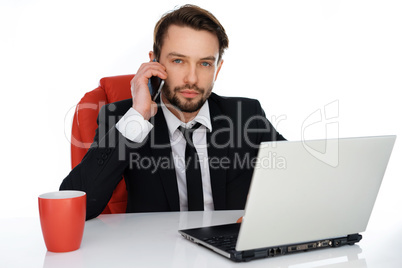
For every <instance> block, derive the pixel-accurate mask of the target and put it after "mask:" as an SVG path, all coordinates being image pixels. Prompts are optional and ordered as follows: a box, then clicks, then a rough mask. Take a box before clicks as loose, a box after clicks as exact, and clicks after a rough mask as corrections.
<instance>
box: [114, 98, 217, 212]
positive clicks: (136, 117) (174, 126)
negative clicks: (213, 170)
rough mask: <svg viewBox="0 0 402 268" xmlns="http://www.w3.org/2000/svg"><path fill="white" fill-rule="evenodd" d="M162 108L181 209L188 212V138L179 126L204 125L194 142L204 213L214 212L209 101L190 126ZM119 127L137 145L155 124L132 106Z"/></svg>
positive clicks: (119, 123)
mask: <svg viewBox="0 0 402 268" xmlns="http://www.w3.org/2000/svg"><path fill="white" fill-rule="evenodd" d="M161 107H162V112H163V115H164V116H165V119H166V123H167V126H168V132H169V139H170V145H171V147H172V156H173V161H174V166H175V171H176V178H177V185H178V191H179V199H180V210H181V211H187V210H188V204H187V183H186V169H185V148H186V139H185V138H184V136H183V134H182V133H181V132H180V130H178V127H179V126H182V127H185V128H191V127H192V126H194V125H195V124H196V123H197V122H198V123H200V124H201V126H200V127H199V128H198V129H196V130H195V131H194V134H193V142H194V146H195V148H196V150H197V154H198V158H199V160H200V167H201V177H202V188H203V195H204V210H214V203H213V198H212V188H211V177H210V173H209V165H208V150H207V131H212V124H211V118H210V114H209V105H208V100H207V101H206V102H205V103H204V105H203V106H202V107H201V109H200V111H199V112H198V114H197V116H196V117H195V118H194V120H192V121H191V122H188V123H184V122H182V121H180V120H179V119H178V118H177V117H176V116H175V115H174V114H173V113H172V112H170V111H169V109H168V108H167V107H166V105H165V104H164V103H163V101H161ZM116 128H117V130H118V131H119V132H120V133H121V134H122V135H123V136H124V137H126V138H127V139H129V140H131V141H133V142H142V141H143V140H144V139H145V138H146V136H147V135H148V134H149V132H150V131H151V130H152V128H153V125H152V124H151V123H150V122H149V121H147V120H145V119H144V118H143V116H142V115H141V114H140V113H138V112H137V111H136V110H135V109H134V108H132V107H131V108H130V109H129V110H128V111H127V112H126V114H125V115H124V116H123V117H122V118H121V119H120V120H119V122H117V124H116Z"/></svg>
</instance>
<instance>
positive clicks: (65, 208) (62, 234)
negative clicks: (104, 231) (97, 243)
mask: <svg viewBox="0 0 402 268" xmlns="http://www.w3.org/2000/svg"><path fill="white" fill-rule="evenodd" d="M86 201H87V199H86V194H85V192H81V191H59V192H51V193H46V194H42V195H40V196H39V197H38V202H39V216H40V223H41V226H42V233H43V238H44V240H45V244H46V247H47V249H48V250H49V251H52V252H68V251H73V250H77V249H79V248H80V246H81V241H82V235H83V234H84V226H85V216H86Z"/></svg>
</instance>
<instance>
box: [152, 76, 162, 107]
mask: <svg viewBox="0 0 402 268" xmlns="http://www.w3.org/2000/svg"><path fill="white" fill-rule="evenodd" d="M164 84H165V80H162V79H160V78H159V77H157V76H152V77H151V78H149V80H148V88H149V93H150V94H151V98H152V100H153V101H155V99H156V98H157V97H158V95H159V93H160V92H161V89H162V87H163V85H164Z"/></svg>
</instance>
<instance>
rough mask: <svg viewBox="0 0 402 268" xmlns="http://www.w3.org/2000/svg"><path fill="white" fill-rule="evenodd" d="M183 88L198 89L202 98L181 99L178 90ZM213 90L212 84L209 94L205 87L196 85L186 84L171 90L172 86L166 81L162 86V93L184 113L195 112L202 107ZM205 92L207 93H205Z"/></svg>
mask: <svg viewBox="0 0 402 268" xmlns="http://www.w3.org/2000/svg"><path fill="white" fill-rule="evenodd" d="M183 89H192V90H195V91H197V92H198V93H199V94H200V95H201V96H202V98H201V99H199V100H192V99H185V100H184V101H182V100H180V99H179V96H178V92H179V91H180V90H183ZM211 92H212V86H211V87H210V88H209V89H208V91H207V94H205V89H204V88H199V87H197V86H196V85H192V86H190V85H184V86H181V87H175V88H174V89H173V90H171V88H170V86H169V85H168V84H167V83H165V85H164V86H163V88H162V93H163V95H164V96H165V98H166V99H167V100H168V101H169V103H170V104H171V105H173V106H174V107H175V108H176V109H177V110H179V111H181V112H184V113H194V112H196V111H198V110H199V109H201V107H202V106H203V105H204V103H205V102H206V101H207V99H208V98H209V96H210V95H211ZM204 94H205V95H204Z"/></svg>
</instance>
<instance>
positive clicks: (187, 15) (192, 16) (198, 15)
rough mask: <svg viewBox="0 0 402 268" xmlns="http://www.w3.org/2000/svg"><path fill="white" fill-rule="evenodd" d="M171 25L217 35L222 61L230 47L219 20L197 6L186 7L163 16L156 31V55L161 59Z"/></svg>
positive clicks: (156, 26) (157, 24)
mask: <svg viewBox="0 0 402 268" xmlns="http://www.w3.org/2000/svg"><path fill="white" fill-rule="evenodd" d="M170 25H177V26H187V27H190V28H192V29H195V30H206V31H208V32H211V33H213V34H215V35H216V37H217V38H218V42H219V58H218V61H220V60H221V59H222V56H223V53H224V51H225V49H226V48H227V47H228V46H229V38H228V36H227V35H226V32H225V29H224V28H223V26H222V25H221V24H220V22H219V21H218V19H217V18H216V17H215V16H214V15H212V13H210V12H209V11H207V10H205V9H202V8H200V7H198V6H195V5H184V6H182V7H180V8H179V9H176V10H173V11H170V12H168V13H166V14H165V15H163V16H162V18H161V19H160V20H159V21H158V22H157V23H156V25H155V29H154V47H153V49H154V53H155V57H156V59H159V57H160V53H161V49H162V45H163V40H164V38H165V36H166V33H167V30H168V28H169V26H170Z"/></svg>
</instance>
